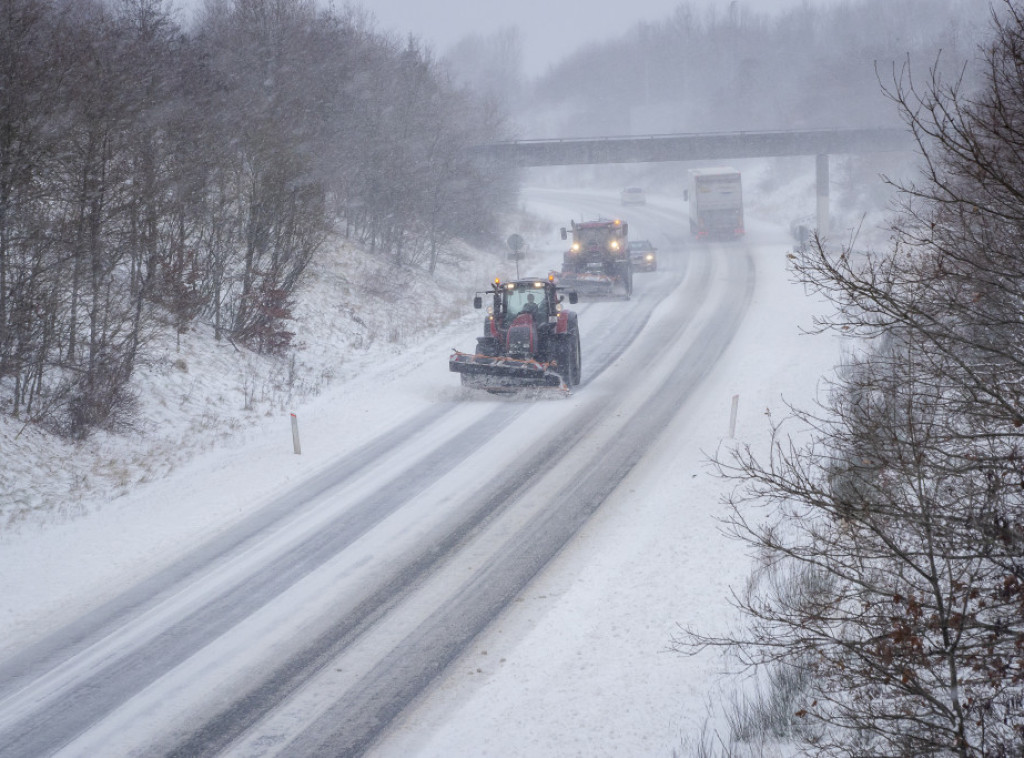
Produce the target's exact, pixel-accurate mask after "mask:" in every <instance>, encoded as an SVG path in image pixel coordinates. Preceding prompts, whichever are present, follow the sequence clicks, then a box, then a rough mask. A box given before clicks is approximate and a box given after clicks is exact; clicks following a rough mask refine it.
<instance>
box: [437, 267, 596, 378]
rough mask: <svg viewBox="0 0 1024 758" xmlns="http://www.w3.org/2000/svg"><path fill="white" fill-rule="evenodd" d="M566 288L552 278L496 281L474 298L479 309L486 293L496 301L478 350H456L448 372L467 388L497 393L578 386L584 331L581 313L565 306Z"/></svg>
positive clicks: (489, 310) (573, 295)
mask: <svg viewBox="0 0 1024 758" xmlns="http://www.w3.org/2000/svg"><path fill="white" fill-rule="evenodd" d="M564 289H565V288H563V287H559V286H557V285H556V284H555V282H554V279H553V277H548V278H547V279H519V280H516V281H509V282H503V281H501V280H500V279H495V280H494V284H493V285H492V286H491V288H490V289H488V290H486V291H485V292H482V293H479V292H478V293H477V294H476V296H475V297H474V298H473V307H474V308H482V307H483V301H484V296H485V295H489V296H490V297H491V299H492V303H491V305H490V306H488V308H487V316H486V317H485V318H484V333H483V336H482V337H477V340H476V352H475V353H460V352H459V351H458V350H453V351H452V355H451V358H449V360H448V368H449V369H450V370H451V371H454V372H456V373H458V374H461V376H462V384H463V386H468V387H475V388H478V389H484V390H488V391H489V392H495V393H497V392H511V391H514V390H516V389H517V388H520V387H551V388H560V389H563V390H568V389H569V388H570V387H573V386H575V385H577V384H579V382H580V372H581V366H582V361H581V356H580V330H579V324H578V323H577V318H576V314H575V313H574V312H573V311H568V310H564V309H563V308H562V300H563V299H564V297H565V295H562V294H561V292H562V291H563V290H564ZM566 294H567V295H568V298H569V303H570V304H575V303H576V302H577V301H578V298H577V295H576V292H575V291H572V290H570V291H568V292H567V293H566Z"/></svg>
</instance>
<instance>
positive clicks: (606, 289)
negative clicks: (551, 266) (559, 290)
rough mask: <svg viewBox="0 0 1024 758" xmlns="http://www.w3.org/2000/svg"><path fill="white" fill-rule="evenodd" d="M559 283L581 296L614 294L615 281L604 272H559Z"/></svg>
mask: <svg viewBox="0 0 1024 758" xmlns="http://www.w3.org/2000/svg"><path fill="white" fill-rule="evenodd" d="M559 283H560V284H562V286H564V287H570V288H572V289H574V290H576V292H578V293H579V294H580V295H582V296H583V297H587V296H591V297H594V296H598V297H600V296H604V295H614V294H616V292H615V290H616V285H617V282H616V281H615V280H614V279H612V278H611V277H610V276H606V275H604V274H561V275H560V276H559Z"/></svg>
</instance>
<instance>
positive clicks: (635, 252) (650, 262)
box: [629, 240, 658, 271]
mask: <svg viewBox="0 0 1024 758" xmlns="http://www.w3.org/2000/svg"><path fill="white" fill-rule="evenodd" d="M629 259H630V260H631V261H632V262H633V270H634V271H657V270H658V248H656V247H655V246H654V245H652V244H651V242H650V240H630V241H629Z"/></svg>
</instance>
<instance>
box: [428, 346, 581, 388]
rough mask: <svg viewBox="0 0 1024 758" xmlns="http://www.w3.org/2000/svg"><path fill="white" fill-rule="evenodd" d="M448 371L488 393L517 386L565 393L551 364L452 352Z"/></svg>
mask: <svg viewBox="0 0 1024 758" xmlns="http://www.w3.org/2000/svg"><path fill="white" fill-rule="evenodd" d="M448 369H449V370H450V371H454V372H455V373H458V374H462V383H463V384H464V385H467V386H471V387H478V388H480V389H486V390H491V391H502V390H504V391H511V390H514V389H516V388H517V387H550V388H552V389H562V390H568V386H567V385H566V383H565V380H564V379H563V378H562V375H561V374H559V373H558V372H557V371H556V370H555V364H554V363H538V362H537V361H535V360H530V359H521V358H508V357H506V356H501V355H475V354H472V353H460V352H459V351H458V350H453V351H452V356H451V358H449V359H448Z"/></svg>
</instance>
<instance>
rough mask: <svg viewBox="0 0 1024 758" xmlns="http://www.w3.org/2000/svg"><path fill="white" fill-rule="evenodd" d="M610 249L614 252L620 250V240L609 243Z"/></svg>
mask: <svg viewBox="0 0 1024 758" xmlns="http://www.w3.org/2000/svg"><path fill="white" fill-rule="evenodd" d="M608 247H610V248H611V249H612V250H618V249H619V243H618V240H612V241H611V242H609V243H608Z"/></svg>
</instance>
